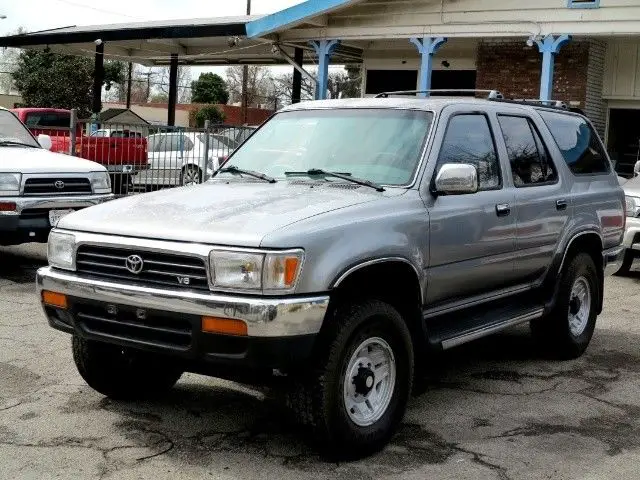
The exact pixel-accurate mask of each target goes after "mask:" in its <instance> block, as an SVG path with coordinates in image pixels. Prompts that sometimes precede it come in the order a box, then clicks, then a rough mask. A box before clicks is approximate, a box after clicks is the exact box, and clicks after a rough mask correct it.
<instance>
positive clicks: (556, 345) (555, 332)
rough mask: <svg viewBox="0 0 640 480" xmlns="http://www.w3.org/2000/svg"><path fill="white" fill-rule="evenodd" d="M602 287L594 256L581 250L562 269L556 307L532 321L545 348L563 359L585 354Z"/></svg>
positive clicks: (538, 338)
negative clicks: (542, 316)
mask: <svg viewBox="0 0 640 480" xmlns="http://www.w3.org/2000/svg"><path fill="white" fill-rule="evenodd" d="M600 288H601V287H600V281H599V276H598V271H597V270H596V266H595V264H594V262H593V259H592V258H591V256H590V255H587V254H586V253H580V254H578V255H576V256H575V257H574V258H573V259H571V261H570V262H569V263H568V265H567V267H566V268H565V269H564V271H563V272H562V275H561V278H560V285H559V290H558V298H557V299H556V304H555V306H554V308H553V310H552V311H551V312H550V313H549V314H548V315H547V316H545V317H544V318H541V319H539V320H536V321H534V322H532V323H531V330H532V333H533V335H534V337H535V338H536V340H537V342H538V343H539V345H540V346H541V347H542V348H543V350H545V351H547V352H548V353H550V354H552V355H553V356H554V357H558V358H563V359H572V358H577V357H579V356H580V355H582V354H583V353H584V351H585V350H586V349H587V347H588V346H589V342H590V341H591V337H592V336H593V332H594V330H595V326H596V318H597V316H598V314H597V306H598V299H599V298H600Z"/></svg>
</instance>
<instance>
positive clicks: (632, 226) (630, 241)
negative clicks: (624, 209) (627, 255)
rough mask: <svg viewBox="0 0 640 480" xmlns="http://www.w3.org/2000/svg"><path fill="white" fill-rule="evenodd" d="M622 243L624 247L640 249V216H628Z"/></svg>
mask: <svg viewBox="0 0 640 480" xmlns="http://www.w3.org/2000/svg"><path fill="white" fill-rule="evenodd" d="M622 245H624V248H629V249H633V250H640V218H637V217H627V223H626V225H625V229H624V240H623V241H622Z"/></svg>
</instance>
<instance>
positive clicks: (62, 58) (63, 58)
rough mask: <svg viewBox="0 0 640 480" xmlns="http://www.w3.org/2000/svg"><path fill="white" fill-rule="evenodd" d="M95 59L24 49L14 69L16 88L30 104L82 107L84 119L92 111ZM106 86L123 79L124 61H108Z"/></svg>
mask: <svg viewBox="0 0 640 480" xmlns="http://www.w3.org/2000/svg"><path fill="white" fill-rule="evenodd" d="M93 70H94V62H93V60H92V59H90V58H86V57H76V56H73V55H59V54H55V53H52V52H50V51H43V52H41V51H35V50H24V51H22V52H21V53H20V55H19V57H18V65H17V67H16V69H15V71H14V72H13V80H14V84H15V87H16V88H17V89H18V91H20V93H21V95H22V99H23V104H24V105H25V106H28V107H43V108H44V107H48V108H64V109H69V110H70V109H72V108H76V109H78V115H79V116H80V118H82V117H88V116H89V115H90V114H91V104H92V99H93ZM104 74H105V75H104V83H103V85H104V86H105V87H107V88H110V87H111V85H112V84H115V83H118V82H119V81H122V78H123V76H124V64H122V63H121V62H105V67H104Z"/></svg>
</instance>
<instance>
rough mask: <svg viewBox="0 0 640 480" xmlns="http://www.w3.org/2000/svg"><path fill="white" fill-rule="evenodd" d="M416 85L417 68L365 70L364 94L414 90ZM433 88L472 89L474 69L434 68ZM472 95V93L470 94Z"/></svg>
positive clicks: (432, 76) (474, 79)
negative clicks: (365, 83) (365, 86)
mask: <svg viewBox="0 0 640 480" xmlns="http://www.w3.org/2000/svg"><path fill="white" fill-rule="evenodd" d="M417 85H418V71H417V70H367V89H366V92H365V93H366V95H375V94H378V93H382V92H398V91H403V90H415V89H416V88H417ZM431 88H432V89H433V90H441V89H454V90H473V89H474V88H476V71H475V70H434V71H433V73H432V74H431ZM470 95H471V96H473V93H472V94H470Z"/></svg>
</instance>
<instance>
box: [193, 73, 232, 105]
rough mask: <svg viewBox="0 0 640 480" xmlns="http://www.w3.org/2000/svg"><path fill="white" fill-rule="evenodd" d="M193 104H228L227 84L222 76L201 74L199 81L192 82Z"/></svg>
mask: <svg viewBox="0 0 640 480" xmlns="http://www.w3.org/2000/svg"><path fill="white" fill-rule="evenodd" d="M191 101H192V102H193V103H208V104H214V103H218V104H223V105H224V104H226V103H227V102H228V101H229V91H228V90H227V84H226V82H225V81H224V80H223V79H222V77H221V76H220V75H217V74H215V73H201V74H200V77H199V78H198V80H194V81H193V82H191Z"/></svg>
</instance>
